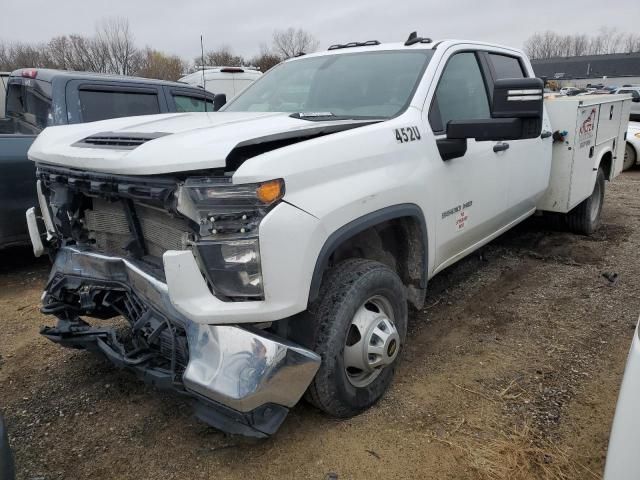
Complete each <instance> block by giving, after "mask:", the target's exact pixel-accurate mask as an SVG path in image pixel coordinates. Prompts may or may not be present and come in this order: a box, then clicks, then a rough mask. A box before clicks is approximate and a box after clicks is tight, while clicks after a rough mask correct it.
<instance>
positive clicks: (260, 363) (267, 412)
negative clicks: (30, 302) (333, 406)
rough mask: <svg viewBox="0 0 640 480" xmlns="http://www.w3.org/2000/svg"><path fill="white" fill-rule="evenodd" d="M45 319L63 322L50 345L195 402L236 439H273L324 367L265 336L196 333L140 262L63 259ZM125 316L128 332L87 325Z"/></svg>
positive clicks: (49, 331)
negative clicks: (95, 356)
mask: <svg viewBox="0 0 640 480" xmlns="http://www.w3.org/2000/svg"><path fill="white" fill-rule="evenodd" d="M42 311H43V313H45V314H51V315H55V316H56V317H57V318H58V324H57V326H56V327H45V328H44V329H43V330H42V334H43V335H44V336H46V337H47V338H49V339H50V340H52V341H54V342H57V343H59V344H61V345H63V346H67V347H72V348H84V349H87V350H90V351H93V352H97V353H101V354H103V355H105V356H106V357H107V358H108V359H109V360H110V361H111V362H112V363H113V364H114V365H116V366H118V367H119V368H124V369H128V370H131V371H133V372H135V373H136V375H137V376H138V377H139V378H141V379H143V380H144V381H145V382H147V383H150V384H151V385H154V386H155V387H157V388H161V389H169V390H174V391H176V392H178V393H180V394H183V395H186V396H189V397H191V398H193V399H194V400H195V401H196V403H197V405H196V414H197V416H198V417H199V418H201V419H203V420H204V421H206V422H208V423H210V424H211V425H213V426H215V427H217V428H220V429H222V430H225V431H228V432H231V433H239V434H243V435H249V436H257V437H264V436H268V435H271V434H272V433H274V432H275V431H276V430H277V428H278V427H279V425H280V424H281V423H282V421H283V420H284V418H285V416H286V414H287V412H288V409H289V408H290V407H292V406H293V405H295V404H296V403H297V401H298V400H299V399H300V397H301V396H302V394H303V393H304V391H305V390H306V388H307V386H308V385H309V383H310V382H311V380H312V378H313V376H314V375H315V372H316V370H317V369H318V367H319V364H320V359H319V357H318V356H317V355H316V354H315V353H314V352H312V351H310V350H307V349H305V348H302V347H300V346H298V345H295V344H294V343H292V342H290V341H288V340H286V339H284V338H280V337H276V336H274V335H272V334H270V333H268V332H265V331H261V330H256V329H250V328H240V327H237V326H230V325H202V324H196V323H194V322H192V321H190V320H189V319H187V318H186V317H184V316H183V315H181V314H180V312H178V311H177V310H176V309H175V308H174V307H173V305H172V303H171V301H170V300H169V296H168V292H167V286H166V284H165V283H164V282H163V281H162V280H161V279H159V278H156V277H154V276H153V275H151V274H150V273H148V272H146V271H145V270H143V268H141V266H140V264H139V263H138V262H136V261H135V260H128V259H123V258H118V257H109V256H106V255H102V254H97V253H94V252H91V251H83V250H81V249H78V248H74V247H62V248H61V249H60V250H59V251H58V253H57V255H56V258H55V262H54V265H53V269H52V272H51V275H50V277H49V280H48V283H47V286H46V289H45V293H44V296H43V307H42ZM117 315H121V316H122V317H124V318H125V319H126V320H127V326H126V328H122V329H120V328H116V327H104V328H101V327H93V326H91V325H89V324H88V323H87V322H85V321H84V320H83V319H82V318H81V317H82V316H88V317H95V318H101V319H106V318H110V317H114V316H117Z"/></svg>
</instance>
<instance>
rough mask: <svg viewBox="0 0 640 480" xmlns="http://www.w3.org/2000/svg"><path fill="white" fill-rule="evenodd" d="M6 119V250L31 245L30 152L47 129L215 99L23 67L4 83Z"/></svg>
mask: <svg viewBox="0 0 640 480" xmlns="http://www.w3.org/2000/svg"><path fill="white" fill-rule="evenodd" d="M3 81H4V83H5V84H6V97H5V98H6V101H5V103H6V106H5V108H6V117H5V118H0V249H2V248H5V247H8V246H12V245H20V244H26V243H28V242H29V234H28V232H27V225H26V222H25V219H24V211H25V210H26V209H27V208H29V207H30V206H32V205H34V204H35V202H36V198H37V197H36V188H35V184H34V181H33V179H34V175H35V167H34V165H33V162H31V161H29V159H28V158H27V151H28V150H29V147H30V146H31V144H32V143H33V141H34V140H35V138H36V136H37V135H38V134H39V133H40V132H41V131H42V130H43V129H44V128H46V127H48V126H53V125H66V124H74V123H85V122H95V121H100V120H106V119H111V118H118V117H131V116H137V115H153V114H161V113H171V112H194V111H205V110H208V111H212V110H213V109H214V97H215V95H214V94H212V93H210V92H206V91H205V90H203V89H201V88H197V87H192V86H190V85H186V84H183V83H177V82H167V81H161V80H151V79H146V78H135V77H124V76H118V75H102V74H95V73H86V72H70V71H61V70H49V69H32V68H29V69H21V70H16V71H14V72H12V73H11V74H10V75H9V77H7V78H4V79H3Z"/></svg>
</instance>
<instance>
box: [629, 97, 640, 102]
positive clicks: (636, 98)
mask: <svg viewBox="0 0 640 480" xmlns="http://www.w3.org/2000/svg"><path fill="white" fill-rule="evenodd" d="M631 101H632V102H633V103H640V97H635V98H632V99H631Z"/></svg>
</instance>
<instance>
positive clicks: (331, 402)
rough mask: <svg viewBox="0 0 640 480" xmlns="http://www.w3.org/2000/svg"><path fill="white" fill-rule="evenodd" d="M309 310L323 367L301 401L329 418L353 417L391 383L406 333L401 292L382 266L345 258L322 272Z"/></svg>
mask: <svg viewBox="0 0 640 480" xmlns="http://www.w3.org/2000/svg"><path fill="white" fill-rule="evenodd" d="M308 311H309V314H310V315H311V317H312V321H313V322H314V325H315V331H314V336H313V337H314V338H313V344H314V350H315V351H316V352H317V353H318V354H319V355H320V357H321V358H322V363H321V365H320V369H319V370H318V373H317V374H316V376H315V378H314V380H313V382H312V383H311V385H310V386H309V389H308V391H307V396H306V398H307V400H308V401H310V402H311V403H312V404H313V405H315V406H316V407H318V408H319V409H320V410H323V411H324V412H326V413H328V414H330V415H332V416H335V417H352V416H354V415H357V414H359V413H361V412H362V411H364V410H366V409H367V408H369V407H371V406H372V405H373V404H374V403H376V402H377V401H378V400H379V399H380V398H381V397H382V395H383V394H384V392H385V391H386V390H387V388H388V387H389V385H390V384H391V381H392V379H393V376H394V373H395V368H396V365H397V363H398V359H399V356H400V353H401V350H402V346H403V345H404V341H405V339H406V332H407V316H408V314H407V300H406V291H405V287H404V285H403V284H402V281H401V280H400V278H399V277H398V275H397V274H396V273H395V272H394V271H393V270H391V269H390V268H389V267H387V266H386V265H384V264H382V263H379V262H375V261H372V260H364V259H350V260H346V261H344V262H341V263H339V264H338V265H336V266H335V267H333V268H332V269H331V270H330V271H329V272H327V275H326V277H325V279H324V281H323V285H322V288H321V290H320V296H319V297H318V300H317V301H316V302H314V304H312V305H310V307H309V310H308Z"/></svg>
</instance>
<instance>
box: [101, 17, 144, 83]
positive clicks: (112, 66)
mask: <svg viewBox="0 0 640 480" xmlns="http://www.w3.org/2000/svg"><path fill="white" fill-rule="evenodd" d="M95 41H96V42H97V45H96V47H97V48H100V49H102V50H103V51H104V53H105V54H106V58H107V73H117V74H120V75H129V74H130V73H131V71H132V67H133V64H134V62H135V60H136V54H137V52H136V48H135V46H134V39H133V34H132V33H131V29H130V28H129V21H128V20H127V19H126V18H122V17H111V18H106V19H103V20H101V21H100V22H99V23H98V25H97V32H96V37H95Z"/></svg>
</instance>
